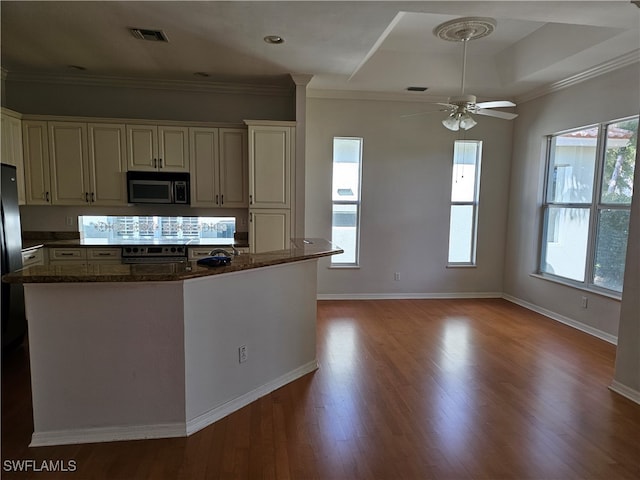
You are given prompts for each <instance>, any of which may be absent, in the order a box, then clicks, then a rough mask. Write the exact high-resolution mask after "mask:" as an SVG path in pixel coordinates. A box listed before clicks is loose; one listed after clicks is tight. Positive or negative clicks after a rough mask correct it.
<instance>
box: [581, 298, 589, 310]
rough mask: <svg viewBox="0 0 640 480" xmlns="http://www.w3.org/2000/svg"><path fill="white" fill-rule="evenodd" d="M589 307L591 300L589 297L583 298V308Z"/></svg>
mask: <svg viewBox="0 0 640 480" xmlns="http://www.w3.org/2000/svg"><path fill="white" fill-rule="evenodd" d="M588 305H589V299H588V298H587V297H582V308H587V306H588Z"/></svg>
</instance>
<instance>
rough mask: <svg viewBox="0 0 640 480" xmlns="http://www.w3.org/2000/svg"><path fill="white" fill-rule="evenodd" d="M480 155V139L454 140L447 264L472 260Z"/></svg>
mask: <svg viewBox="0 0 640 480" xmlns="http://www.w3.org/2000/svg"><path fill="white" fill-rule="evenodd" d="M481 158H482V142H480V141H476V140H456V141H455V142H454V145H453V172H452V175H451V213H450V218H449V259H448V264H449V265H452V266H453V265H475V264H476V227H477V224H478V198H479V193H480V159H481Z"/></svg>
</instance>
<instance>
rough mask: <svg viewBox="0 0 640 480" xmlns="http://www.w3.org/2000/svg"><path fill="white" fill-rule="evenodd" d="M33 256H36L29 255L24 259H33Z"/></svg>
mask: <svg viewBox="0 0 640 480" xmlns="http://www.w3.org/2000/svg"><path fill="white" fill-rule="evenodd" d="M34 258H36V256H35V255H29V256H28V257H27V258H25V260H33V259H34Z"/></svg>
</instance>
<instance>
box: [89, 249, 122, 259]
mask: <svg viewBox="0 0 640 480" xmlns="http://www.w3.org/2000/svg"><path fill="white" fill-rule="evenodd" d="M121 257H122V254H121V250H120V249H119V248H89V249H87V259H89V260H120V258H121Z"/></svg>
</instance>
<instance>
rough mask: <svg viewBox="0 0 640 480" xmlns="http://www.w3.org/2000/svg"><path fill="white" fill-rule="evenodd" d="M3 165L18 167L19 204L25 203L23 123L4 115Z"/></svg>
mask: <svg viewBox="0 0 640 480" xmlns="http://www.w3.org/2000/svg"><path fill="white" fill-rule="evenodd" d="M2 163H6V164H9V165H13V166H14V167H16V175H17V179H16V183H17V187H18V203H19V204H20V205H24V203H25V188H24V161H23V159H22V121H21V120H20V119H19V118H16V117H12V116H10V115H2Z"/></svg>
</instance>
